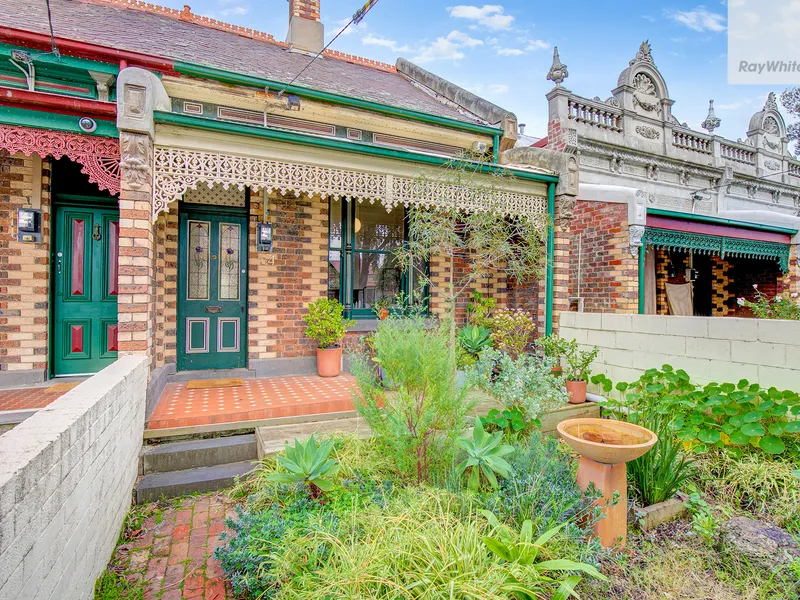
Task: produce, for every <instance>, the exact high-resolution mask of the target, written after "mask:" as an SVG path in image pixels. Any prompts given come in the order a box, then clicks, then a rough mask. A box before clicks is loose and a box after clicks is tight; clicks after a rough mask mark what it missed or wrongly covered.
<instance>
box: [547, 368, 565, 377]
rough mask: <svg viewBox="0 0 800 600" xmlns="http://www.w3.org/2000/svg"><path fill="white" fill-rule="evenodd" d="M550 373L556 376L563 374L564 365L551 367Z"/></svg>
mask: <svg viewBox="0 0 800 600" xmlns="http://www.w3.org/2000/svg"><path fill="white" fill-rule="evenodd" d="M550 373H552V374H553V375H555V376H556V377H561V376H562V375H563V374H564V367H561V366H558V367H553V368H552V369H550Z"/></svg>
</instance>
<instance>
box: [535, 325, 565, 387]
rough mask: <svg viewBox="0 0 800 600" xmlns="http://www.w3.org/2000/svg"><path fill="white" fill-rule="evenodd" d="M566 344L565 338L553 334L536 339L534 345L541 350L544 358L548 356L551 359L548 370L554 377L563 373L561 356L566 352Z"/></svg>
mask: <svg viewBox="0 0 800 600" xmlns="http://www.w3.org/2000/svg"><path fill="white" fill-rule="evenodd" d="M567 345H568V342H567V341H566V340H562V339H561V338H560V337H558V336H557V335H555V334H553V335H548V336H545V337H541V338H539V339H538V340H536V347H537V348H539V350H541V351H542V353H543V354H544V356H545V358H549V359H550V360H551V361H552V363H553V366H552V367H551V369H550V372H551V373H552V374H553V375H555V376H556V377H561V376H562V375H563V373H564V367H562V366H561V357H562V356H564V354H565V353H566V351H567Z"/></svg>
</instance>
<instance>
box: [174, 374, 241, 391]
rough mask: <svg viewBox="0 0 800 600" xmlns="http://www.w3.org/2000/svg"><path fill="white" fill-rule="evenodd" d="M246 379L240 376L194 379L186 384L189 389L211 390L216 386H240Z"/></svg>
mask: <svg viewBox="0 0 800 600" xmlns="http://www.w3.org/2000/svg"><path fill="white" fill-rule="evenodd" d="M243 385H244V381H242V380H241V379H239V378H238V377H232V378H230V379H192V380H191V381H190V382H189V383H187V384H186V389H187V390H210V389H214V388H226V387H240V386H243Z"/></svg>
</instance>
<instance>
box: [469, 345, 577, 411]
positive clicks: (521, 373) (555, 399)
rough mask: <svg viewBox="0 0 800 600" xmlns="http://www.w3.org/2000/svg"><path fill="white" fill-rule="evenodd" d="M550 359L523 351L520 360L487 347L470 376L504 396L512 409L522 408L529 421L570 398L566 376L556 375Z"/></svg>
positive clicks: (499, 395) (504, 401) (506, 403)
mask: <svg viewBox="0 0 800 600" xmlns="http://www.w3.org/2000/svg"><path fill="white" fill-rule="evenodd" d="M551 368H552V365H551V364H550V362H549V361H547V360H544V361H542V360H541V359H539V358H538V357H535V356H530V355H528V354H523V355H521V356H520V357H519V358H517V359H516V360H514V359H513V358H512V357H511V356H510V355H508V354H505V353H503V352H499V351H497V350H492V349H489V350H484V351H483V352H482V353H481V355H480V358H479V359H478V362H477V364H476V365H475V368H474V369H473V370H471V371H470V372H469V373H468V374H467V378H468V380H469V381H470V382H471V383H474V384H475V385H477V386H478V387H480V388H481V389H483V390H485V391H486V392H487V393H489V394H491V395H492V396H494V397H495V398H497V399H498V400H500V401H501V402H502V403H503V404H504V405H505V406H506V408H508V409H517V410H519V411H521V412H522V413H523V415H524V417H525V421H526V423H527V424H528V425H534V424H537V423H538V419H539V416H540V415H542V414H543V413H545V412H549V411H551V410H554V409H556V408H558V407H559V406H563V405H564V404H566V403H567V402H569V396H568V394H567V392H566V390H565V389H564V379H563V378H562V377H555V376H553V374H552V372H551Z"/></svg>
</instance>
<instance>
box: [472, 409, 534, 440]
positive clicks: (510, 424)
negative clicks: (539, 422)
mask: <svg viewBox="0 0 800 600" xmlns="http://www.w3.org/2000/svg"><path fill="white" fill-rule="evenodd" d="M482 422H483V424H484V426H485V427H486V428H487V430H488V431H490V432H494V431H501V432H502V433H503V437H509V436H510V435H511V434H517V433H519V432H521V431H522V430H523V429H525V414H524V413H523V412H522V411H521V410H520V409H519V408H506V409H503V410H502V411H500V410H498V409H496V408H493V409H492V410H490V411H489V412H488V413H487V414H486V416H485V417H484V418H483V419H482Z"/></svg>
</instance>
